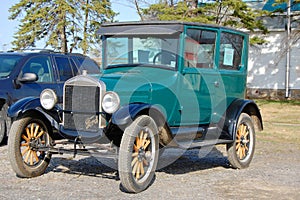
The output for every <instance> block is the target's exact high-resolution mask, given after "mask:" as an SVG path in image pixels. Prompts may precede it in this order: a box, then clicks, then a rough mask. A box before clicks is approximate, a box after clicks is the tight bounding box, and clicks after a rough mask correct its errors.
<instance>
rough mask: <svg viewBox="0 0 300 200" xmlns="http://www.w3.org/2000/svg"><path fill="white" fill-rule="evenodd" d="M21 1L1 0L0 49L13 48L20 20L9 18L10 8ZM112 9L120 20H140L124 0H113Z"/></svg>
mask: <svg viewBox="0 0 300 200" xmlns="http://www.w3.org/2000/svg"><path fill="white" fill-rule="evenodd" d="M17 2H19V0H1V6H0V13H1V18H0V51H7V50H10V49H11V47H12V46H11V44H10V43H11V42H12V40H13V35H14V33H15V32H16V31H17V28H18V22H17V21H12V20H8V16H9V12H8V9H9V8H10V7H11V6H12V5H14V4H16V3H17ZM111 2H112V9H113V10H114V11H115V12H118V13H119V15H118V16H117V17H116V20H118V21H138V20H139V16H138V15H137V13H136V10H135V9H134V8H133V7H131V6H127V5H126V3H122V2H125V1H124V0H123V1H122V0H112V1H111Z"/></svg>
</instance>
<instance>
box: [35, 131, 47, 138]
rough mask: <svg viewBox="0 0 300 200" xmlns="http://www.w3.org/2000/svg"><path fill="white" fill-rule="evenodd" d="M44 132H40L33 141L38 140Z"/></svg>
mask: <svg viewBox="0 0 300 200" xmlns="http://www.w3.org/2000/svg"><path fill="white" fill-rule="evenodd" d="M44 133H45V132H44V131H43V130H42V131H41V132H40V133H39V134H38V135H37V136H36V138H35V139H38V138H40V137H41V136H42V135H43V134H44Z"/></svg>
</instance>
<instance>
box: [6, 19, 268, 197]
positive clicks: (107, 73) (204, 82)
mask: <svg viewBox="0 0 300 200" xmlns="http://www.w3.org/2000/svg"><path fill="white" fill-rule="evenodd" d="M98 34H100V35H101V37H102V44H103V50H102V52H103V55H102V57H103V60H102V74H101V76H100V78H99V79H94V78H93V77H90V76H86V75H79V76H76V77H73V78H71V79H69V80H67V81H66V82H65V85H64V96H63V98H64V100H63V105H62V106H60V105H58V104H56V95H55V92H53V91H52V90H45V91H43V92H42V94H41V96H40V98H32V99H30V100H24V101H23V102H19V103H17V104H14V105H13V106H12V107H11V108H10V109H9V112H8V113H9V116H10V117H12V118H14V119H15V121H14V123H13V126H12V127H13V128H12V129H11V133H10V134H12V135H13V136H12V137H11V138H9V154H10V158H11V163H12V166H13V169H14V170H15V172H16V173H17V174H18V175H19V176H21V177H32V176H38V175H40V174H42V173H43V172H44V170H45V169H46V167H47V165H48V164H47V163H48V161H49V159H50V158H51V155H52V154H54V153H70V152H72V153H74V154H79V153H82V154H85V153H86V152H87V151H93V152H95V151H96V150H95V149H97V150H98V151H96V153H97V156H104V157H114V158H116V159H117V160H118V171H119V176H120V180H121V184H122V186H123V188H124V190H125V191H128V192H140V191H142V190H144V189H146V188H147V187H148V186H149V185H150V183H151V181H152V179H153V176H154V171H155V170H156V167H157V162H158V159H159V155H160V154H161V152H162V150H163V149H164V148H170V147H172V148H180V149H192V148H201V147H203V146H213V145H216V144H226V145H227V151H228V159H229V161H230V164H231V165H232V167H234V168H245V167H248V166H249V164H250V162H251V160H252V157H253V154H254V148H255V131H257V130H262V128H263V126H262V117H261V114H260V111H259V108H258V107H257V105H256V104H255V102H254V101H252V100H247V99H245V90H246V78H247V59H248V43H249V38H248V35H247V34H246V33H244V32H241V31H238V30H234V29H230V28H226V27H220V26H213V25H207V24H199V23H186V22H136V23H112V24H104V25H103V26H102V27H101V28H100V30H99V32H98ZM25 108H26V109H25ZM41 119H42V120H41ZM58 135H59V136H60V137H61V138H63V139H67V141H66V140H63V141H64V143H71V144H74V148H72V149H68V150H66V149H62V148H59V147H57V145H58V144H61V143H60V142H59V141H61V140H56V141H57V142H56V141H54V140H53V138H57V136H58ZM20 144H21V145H20ZM96 144H97V145H96ZM93 145H94V146H93ZM20 146H21V148H20ZM77 146H78V148H77ZM80 146H81V148H80ZM82 146H83V147H82ZM88 146H93V148H91V149H89V148H88ZM25 147H26V148H25ZM23 148H25V149H23ZM41 152H42V153H41ZM103 152H105V154H104V155H103ZM96 153H95V154H96Z"/></svg>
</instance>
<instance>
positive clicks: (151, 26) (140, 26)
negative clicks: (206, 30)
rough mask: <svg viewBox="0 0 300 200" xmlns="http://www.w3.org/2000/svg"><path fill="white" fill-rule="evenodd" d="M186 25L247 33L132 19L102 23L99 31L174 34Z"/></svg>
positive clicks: (193, 24) (222, 27) (118, 33)
mask: <svg viewBox="0 0 300 200" xmlns="http://www.w3.org/2000/svg"><path fill="white" fill-rule="evenodd" d="M185 25H188V26H198V27H199V26H201V27H212V28H219V29H227V30H232V31H235V32H239V33H243V34H247V33H245V32H242V31H240V30H237V29H233V28H229V27H224V26H217V25H212V24H204V23H198V22H181V21H131V22H114V23H104V24H102V25H101V28H100V29H99V30H98V32H97V33H98V34H100V35H137V34H138V35H173V34H176V33H182V32H183V30H184V26H185Z"/></svg>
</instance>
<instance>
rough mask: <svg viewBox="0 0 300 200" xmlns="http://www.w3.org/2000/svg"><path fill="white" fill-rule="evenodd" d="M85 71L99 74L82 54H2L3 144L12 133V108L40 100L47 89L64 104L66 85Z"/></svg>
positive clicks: (0, 113) (0, 120)
mask: <svg viewBox="0 0 300 200" xmlns="http://www.w3.org/2000/svg"><path fill="white" fill-rule="evenodd" d="M83 70H86V71H87V72H88V73H89V74H99V73H100V68H99V66H98V65H97V63H96V62H95V61H94V60H92V59H91V58H89V57H87V56H84V55H82V54H77V53H69V54H63V53H57V52H54V51H51V50H38V51H36V50H35V51H32V50H30V51H26V52H5V53H0V143H3V141H4V139H5V138H6V136H7V133H8V132H9V129H10V124H11V120H10V119H9V118H8V117H7V114H6V112H7V109H8V107H9V106H10V105H11V104H13V103H14V102H16V101H18V100H19V99H23V98H25V97H30V96H34V97H38V96H39V95H40V93H41V92H42V90H44V89H46V88H51V89H53V90H55V91H56V93H57V94H58V100H59V101H62V94H63V85H64V82H65V81H66V80H68V79H69V78H71V77H73V76H76V75H78V74H81V73H82V72H83Z"/></svg>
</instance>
